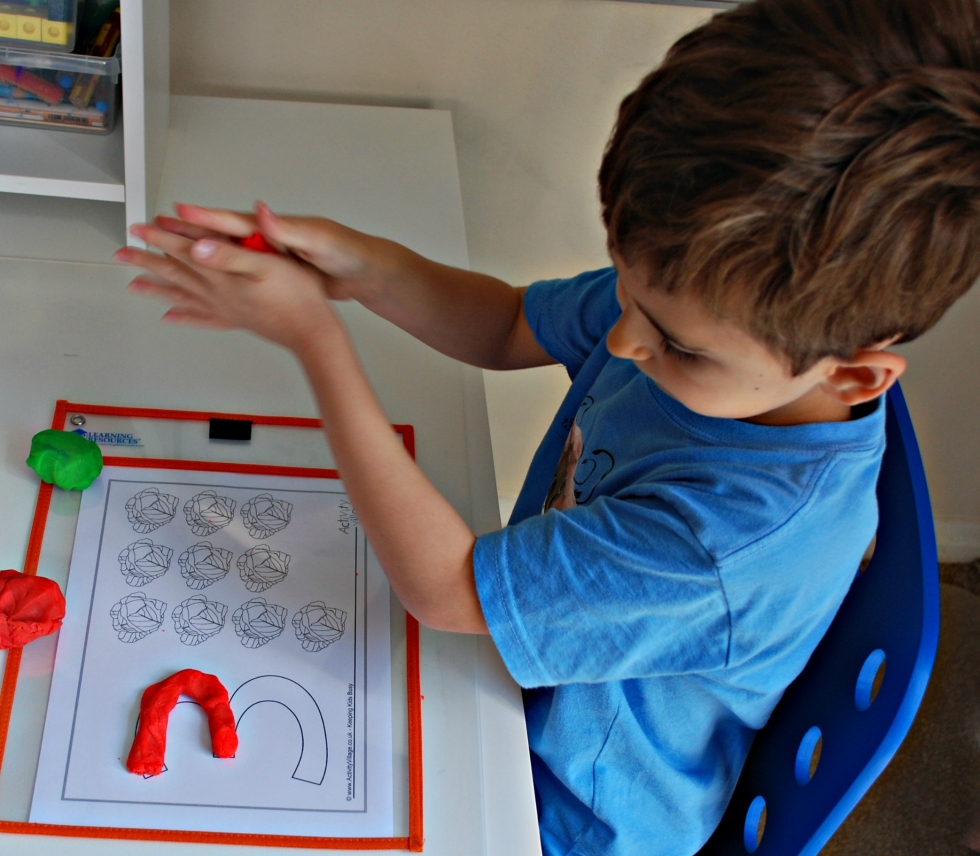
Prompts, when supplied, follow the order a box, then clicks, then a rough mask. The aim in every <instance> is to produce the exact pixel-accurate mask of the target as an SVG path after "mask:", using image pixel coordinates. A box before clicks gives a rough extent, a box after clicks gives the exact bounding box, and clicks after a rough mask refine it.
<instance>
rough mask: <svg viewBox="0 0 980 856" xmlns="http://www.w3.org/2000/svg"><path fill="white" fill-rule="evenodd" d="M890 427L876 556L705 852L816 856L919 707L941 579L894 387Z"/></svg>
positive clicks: (766, 734)
mask: <svg viewBox="0 0 980 856" xmlns="http://www.w3.org/2000/svg"><path fill="white" fill-rule="evenodd" d="M886 420H887V426H886V443H887V445H886V451H885V456H884V460H883V462H882V468H881V475H880V477H879V479H878V488H877V495H878V510H879V524H878V534H877V542H876V545H875V551H874V555H873V557H872V559H871V562H870V564H869V565H868V567H867V568H866V570H865V571H864V573H862V574H859V575H858V576H857V577H856V578H855V580H854V583H853V585H852V586H851V590H850V592H849V593H848V595H847V597H846V598H845V599H844V603H843V604H842V606H841V608H840V611H839V612H838V614H837V616H836V617H835V618H834V621H833V623H832V624H831V626H830V629H829V630H828V631H827V635H826V636H825V637H824V639H823V640H822V641H821V642H820V645H819V646H818V647H817V649H816V651H814V653H813V656H812V657H811V658H810V662H809V663H807V665H806V668H805V669H804V670H803V672H802V673H801V674H800V676H799V677H798V678H797V679H796V681H794V682H793V684H791V685H790V687H789V688H788V689H787V690H786V693H785V694H784V695H783V698H782V699H781V700H780V702H779V704H778V705H777V706H776V709H775V710H774V711H773V713H772V716H771V717H770V719H769V722H768V723H767V724H766V726H765V728H763V729H762V730H761V731H760V732H759V733H758V734H757V735H756V738H755V741H754V742H753V744H752V750H751V751H750V752H749V757H748V759H747V760H746V763H745V766H744V768H743V770H742V773H741V776H740V777H739V781H738V784H737V786H736V788H735V793H734V795H733V797H732V800H731V802H730V803H729V806H728V809H727V811H726V812H725V816H724V818H723V820H722V822H721V825H720V826H719V827H718V829H717V831H716V832H715V834H714V835H712V837H711V839H710V840H709V841H708V843H707V844H706V845H705V846H704V848H703V849H702V850H701V856H716V854H725V856H729V854H742V853H755V854H757V856H797V854H799V856H815V854H816V853H818V852H819V851H820V849H821V848H822V847H823V846H824V845H825V844H826V843H827V841H828V840H829V839H830V837H831V835H833V833H834V831H835V830H836V829H837V828H838V827H839V826H840V825H841V823H842V822H843V821H844V818H846V817H847V815H848V814H849V813H850V812H851V810H852V809H853V808H854V806H856V805H857V803H858V801H859V800H860V799H861V797H862V796H864V794H865V793H866V792H867V790H868V788H869V787H871V783H872V782H874V780H875V779H876V778H877V777H878V775H879V774H880V773H881V771H882V770H884V768H885V766H886V765H887V764H888V762H889V761H890V760H891V759H892V757H893V756H894V754H895V752H896V751H897V750H898V747H899V745H900V744H901V742H902V740H904V739H905V735H906V734H907V733H908V731H909V728H910V727H911V725H912V720H913V719H914V718H915V714H916V711H917V710H918V709H919V703H920V702H921V701H922V696H923V694H924V693H925V689H926V684H927V683H928V681H929V675H930V673H931V672H932V665H933V661H934V660H935V656H936V646H937V644H938V641H939V573H938V562H937V558H936V537H935V532H934V530H933V523H932V511H931V508H930V505H929V493H928V490H927V488H926V480H925V473H924V471H923V469H922V459H921V458H920V456H919V449H918V445H917V443H916V441H915V433H914V431H913V430H912V422H911V419H910V418H909V413H908V409H907V407H906V406H905V399H904V397H903V396H902V393H901V390H900V389H899V388H898V386H897V385H896V386H895V387H893V388H892V390H891V391H890V392H889V393H888V396H887V415H886ZM760 830H761V831H760Z"/></svg>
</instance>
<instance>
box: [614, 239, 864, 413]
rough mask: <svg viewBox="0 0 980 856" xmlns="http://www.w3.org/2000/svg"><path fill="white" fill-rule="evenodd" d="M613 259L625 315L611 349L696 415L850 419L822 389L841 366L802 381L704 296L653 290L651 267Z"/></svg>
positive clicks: (829, 362) (813, 371)
mask: <svg viewBox="0 0 980 856" xmlns="http://www.w3.org/2000/svg"><path fill="white" fill-rule="evenodd" d="M613 261H614V262H615V264H616V269H617V271H618V273H619V281H618V283H617V286H616V295H617V297H618V298H619V304H620V306H621V307H622V309H623V314H622V316H621V317H620V319H619V321H618V322H617V323H616V324H615V326H614V327H613V328H612V330H610V331H609V335H608V338H607V343H606V344H607V347H608V348H609V352H610V353H611V354H613V356H616V357H621V358H623V359H627V360H632V361H633V362H634V363H635V364H636V367H637V368H638V369H639V370H640V371H642V372H643V373H644V374H646V375H649V376H650V377H651V378H653V380H654V381H655V382H656V384H657V386H659V387H660V388H661V389H662V390H663V391H664V392H666V393H667V394H668V395H670V396H671V397H672V398H675V399H676V400H677V401H679V402H681V403H682V404H683V405H684V406H685V407H687V408H688V409H689V410H693V411H694V412H695V413H700V414H702V415H704V416H716V417H723V418H728V419H744V420H747V421H750V422H759V423H764V424H774V425H793V424H801V423H805V422H827V421H845V420H847V419H849V418H850V407H849V406H848V405H845V404H843V403H842V402H841V401H839V400H837V399H836V398H833V397H831V396H830V395H827V394H825V392H824V391H823V389H822V388H821V385H822V384H823V383H824V381H825V380H826V379H827V378H828V376H829V375H831V374H832V373H833V372H834V369H835V368H836V366H837V361H835V360H833V359H831V358H825V359H823V360H820V361H819V362H818V363H817V364H816V365H814V366H812V367H811V368H810V369H808V370H807V371H806V372H804V373H803V374H801V375H797V376H795V377H794V376H793V374H792V372H791V371H790V369H789V366H788V365H787V363H786V362H784V361H783V360H780V359H777V358H776V357H775V356H774V355H773V354H772V353H771V352H770V351H769V349H768V348H766V347H765V346H764V345H763V344H761V343H760V342H758V341H757V340H756V339H754V338H752V336H750V335H749V333H747V332H746V331H745V330H744V329H742V328H741V327H740V326H738V325H736V324H735V323H733V322H731V321H727V320H722V319H720V318H717V317H715V316H714V315H713V314H711V313H710V312H709V311H708V310H707V309H706V308H705V307H704V306H702V304H701V302H700V301H699V300H698V298H697V297H695V296H693V295H691V294H689V293H685V292H683V291H682V292H679V293H675V294H665V293H664V292H661V291H658V290H657V289H655V288H651V287H650V286H649V285H648V282H649V279H648V278H647V274H646V269H645V267H644V266H642V265H634V266H627V265H626V264H625V263H624V262H623V260H622V259H621V258H620V257H618V256H617V255H616V254H615V253H614V254H613Z"/></svg>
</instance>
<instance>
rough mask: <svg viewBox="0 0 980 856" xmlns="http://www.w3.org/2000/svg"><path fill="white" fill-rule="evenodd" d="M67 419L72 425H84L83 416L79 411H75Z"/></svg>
mask: <svg viewBox="0 0 980 856" xmlns="http://www.w3.org/2000/svg"><path fill="white" fill-rule="evenodd" d="M68 421H69V422H71V424H72V425H84V424H85V417H84V416H82V414H81V413H76V414H75V415H74V416H72V418H71V419H69V420H68Z"/></svg>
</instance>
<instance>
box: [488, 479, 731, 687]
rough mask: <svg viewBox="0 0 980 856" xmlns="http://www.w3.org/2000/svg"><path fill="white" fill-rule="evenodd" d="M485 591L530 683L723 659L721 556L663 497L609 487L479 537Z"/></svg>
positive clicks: (670, 669) (697, 667)
mask: <svg viewBox="0 0 980 856" xmlns="http://www.w3.org/2000/svg"><path fill="white" fill-rule="evenodd" d="M474 568H475V573H476V585H477V591H478V594H479V597H480V603H481V605H482V607H483V613H484V617H485V618H486V621H487V625H488V627H489V629H490V633H491V635H492V637H493V639H494V642H495V643H496V645H497V648H498V650H499V651H500V654H501V656H502V658H503V660H504V662H505V664H506V665H507V668H508V670H509V671H510V673H511V675H512V676H513V677H514V679H515V680H516V681H517V682H518V683H519V684H521V685H522V686H524V687H538V686H555V685H557V684H566V683H594V682H600V681H610V680H627V679H630V678H640V677H653V676H657V675H666V674H684V673H688V672H695V671H696V672H704V671H708V670H711V669H720V668H723V667H724V666H725V664H726V660H727V656H728V648H729V642H730V617H729V612H728V608H727V604H726V602H725V596H724V591H723V589H722V587H721V583H720V581H719V578H718V573H717V569H716V567H715V565H714V562H713V561H712V560H711V558H710V557H709V556H708V555H707V553H706V552H705V551H704V550H703V548H702V547H701V546H700V544H699V543H698V542H697V539H696V538H694V536H693V535H692V533H691V532H690V530H689V529H688V528H687V527H686V525H685V524H684V522H683V521H682V520H680V519H679V518H678V515H676V514H675V513H672V511H671V509H669V508H668V507H667V506H666V503H664V502H663V500H661V499H659V498H657V497H652V498H644V499H642V500H629V501H625V500H620V499H614V498H609V497H600V498H599V499H597V500H596V501H595V502H592V503H590V504H589V505H585V506H579V507H577V508H572V509H569V510H567V511H556V510H552V511H549V512H547V513H546V514H542V515H538V516H536V517H532V518H529V519H527V520H524V521H523V522H521V523H519V524H516V525H514V526H508V527H506V528H505V529H502V530H500V531H499V532H492V533H490V534H488V535H483V536H481V537H480V538H478V539H477V542H476V549H475V552H474Z"/></svg>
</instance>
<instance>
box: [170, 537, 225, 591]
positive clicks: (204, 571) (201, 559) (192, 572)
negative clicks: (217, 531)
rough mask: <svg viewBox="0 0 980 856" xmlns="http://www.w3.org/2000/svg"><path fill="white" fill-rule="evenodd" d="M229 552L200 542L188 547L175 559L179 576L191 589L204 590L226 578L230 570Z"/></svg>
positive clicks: (207, 542) (208, 542) (209, 543)
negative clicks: (178, 568) (178, 567)
mask: <svg viewBox="0 0 980 856" xmlns="http://www.w3.org/2000/svg"><path fill="white" fill-rule="evenodd" d="M231 559H232V553H231V550H225V549H224V548H223V547H215V546H214V545H212V544H211V542H210V541H202V542H200V543H199V544H195V545H194V546H193V547H188V548H187V549H186V550H184V552H183V553H181V554H180V556H179V557H178V559H177V564H179V565H180V575H181V576H182V577H183V578H184V581H185V582H186V583H187V585H188V586H189V587H190V588H192V589H205V588H207V587H208V586H210V585H213V584H214V583H216V582H217V581H218V580H220V579H224V577H225V576H227V574H228V571H230V570H231Z"/></svg>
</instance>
